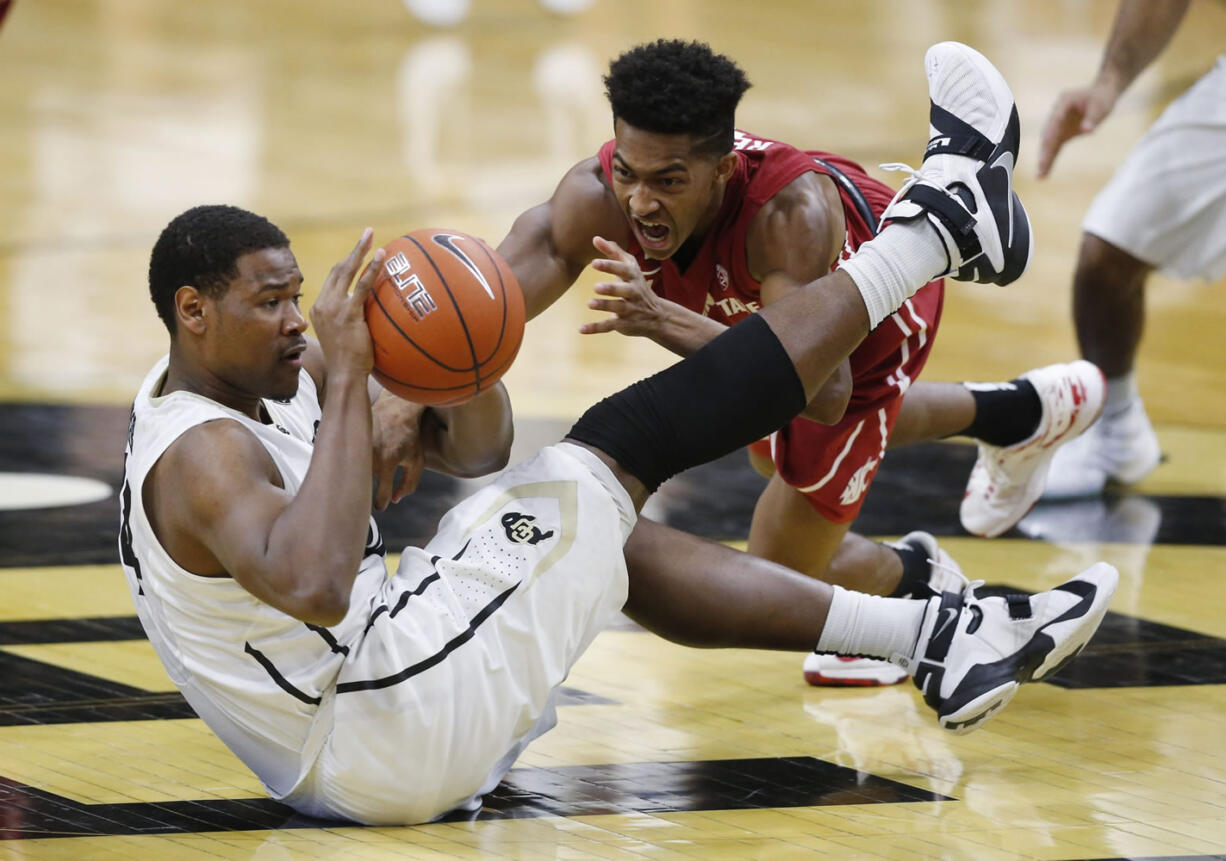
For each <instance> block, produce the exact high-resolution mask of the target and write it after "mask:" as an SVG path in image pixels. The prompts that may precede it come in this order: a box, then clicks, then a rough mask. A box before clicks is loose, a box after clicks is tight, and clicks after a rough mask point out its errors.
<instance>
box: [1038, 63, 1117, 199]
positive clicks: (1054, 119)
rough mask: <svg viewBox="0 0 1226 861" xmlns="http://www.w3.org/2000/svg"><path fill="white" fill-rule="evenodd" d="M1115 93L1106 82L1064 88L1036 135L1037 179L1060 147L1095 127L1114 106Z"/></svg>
mask: <svg viewBox="0 0 1226 861" xmlns="http://www.w3.org/2000/svg"><path fill="white" fill-rule="evenodd" d="M1117 98H1119V93H1118V92H1116V91H1115V89H1114V88H1113V87H1111V86H1108V85H1107V84H1102V83H1095V84H1091V85H1090V86H1088V87H1080V88H1078V89H1075V90H1065V91H1064V92H1063V93H1061V94H1060V97H1059V98H1058V99H1056V103H1055V104H1054V105H1052V109H1051V113H1050V114H1048V116H1047V122H1045V123H1044V124H1043V133H1042V135H1041V136H1040V138H1039V170H1038V174H1039V178H1040V179H1042V178H1043V177H1045V176H1047V174H1048V173H1050V172H1051V166H1052V163H1053V162H1054V161H1055V160H1056V155H1057V154H1058V153H1059V152H1060V149H1061V147H1063V146H1064V144H1065V143H1066V142H1067V141H1068V140H1070V139H1071V138H1075V137H1077V135H1084V134H1089V133H1090V132H1092V131H1094V129H1096V128H1098V124H1099V123H1101V122H1102V121H1103V120H1104V119H1105V118H1106V116H1107V114H1109V113H1111V109H1112V108H1114V107H1115V100H1116V99H1117Z"/></svg>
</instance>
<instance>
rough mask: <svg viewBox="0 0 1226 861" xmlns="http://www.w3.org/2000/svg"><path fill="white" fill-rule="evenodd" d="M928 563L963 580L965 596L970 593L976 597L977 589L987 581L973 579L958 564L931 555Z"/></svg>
mask: <svg viewBox="0 0 1226 861" xmlns="http://www.w3.org/2000/svg"><path fill="white" fill-rule="evenodd" d="M928 564H929V565H931V566H932V567H933V568H939V569H941V570H942V571H944V572H945V573H947V574H952V575H953V576H954V578H955V579H956V580H961V581H962V584H963V585H962V594H963V595H964V596H965V595H967V594H968V593H969V595H970V597H972V598H974V597H975V590H976V589H978V588H979V587H980V586H982V585H983V584H984V583H986V582H987V581H986V580H972V579H971V578H969V577H967V576H966V575H965V574H963V573H962V569H960V568H958V567H957V566H956V565H950V564H948V563H946V562H942V561H941V560H940V559H933V558H932V557H929V558H928Z"/></svg>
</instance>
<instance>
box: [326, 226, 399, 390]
mask: <svg viewBox="0 0 1226 861" xmlns="http://www.w3.org/2000/svg"><path fill="white" fill-rule="evenodd" d="M373 236H374V231H372V230H371V229H370V228H369V227H368V228H366V229H365V230H363V231H362V237H361V239H359V240H358V244H357V245H355V246H354V248H353V250H352V251H350V252H349V254H348V255H347V256H346V257H345V259H344V260H341V261H340V262H339V263H337V264H336V265H335V266H333V267H332V271H331V272H329V273H328V277H327V279H326V280H325V281H324V283H323V286H322V287H320V289H319V296H318V297H317V298H316V299H315V302H314V304H313V305H311V325H312V326H313V327H314V329H315V335H316V337H317V338H319V345H320V347H322V348H323V352H324V361H325V362H326V363H327V366H328V371H329V373H335V372H338V371H340V370H342V369H349V370H352V371H355V372H357V373H358V374H361V375H362V376H363V377H365V376H367V375H369V374H370V371H371V369H372V368H373V367H374V363H375V351H374V345H373V343H372V342H371V339H370V330H369V329H368V328H367V327H366V297H367V295H368V294H369V293H370V288H371V285H373V284H374V283H375V278H376V277H377V276H378V274H379V266H380V264H382V263H383V249H379V250H378V251H376V252H375V253H374V256H373V257H371V259H370V262H369V263H367V264H366V268H365V269H363V270H362V274H361V276H360V277H358V279H357V281H356V282H355V281H354V280H353V279H354V277H355V276H357V274H358V270H359V269H361V267H362V260H363V259H365V257H366V255H367V253H368V252H369V251H370V246H371V242H372V238H373ZM351 286H352V288H353V289H352V292H350V287H351Z"/></svg>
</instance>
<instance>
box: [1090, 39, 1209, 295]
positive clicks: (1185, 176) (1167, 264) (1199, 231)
mask: <svg viewBox="0 0 1226 861" xmlns="http://www.w3.org/2000/svg"><path fill="white" fill-rule="evenodd" d="M1082 227H1083V229H1084V230H1085V232H1087V233H1092V234H1093V235H1095V236H1097V237H1099V238H1101V239H1105V240H1107V241H1108V242H1110V243H1111V244H1112V245H1115V246H1116V247H1118V248H1122V249H1123V250H1124V251H1127V252H1128V253H1129V254H1131V255H1132V256H1133V257H1136V258H1138V259H1139V260H1143V261H1145V262H1146V263H1149V264H1151V265H1152V266H1154V267H1156V268H1157V269H1160V270H1162V271H1163V272H1165V273H1167V274H1169V275H1171V276H1173V277H1176V278H1185V279H1190V278H1204V279H1206V280H1209V281H1216V280H1217V279H1218V278H1220V277H1222V275H1226V55H1224V56H1223V57H1219V58H1218V61H1217V63H1216V64H1215V65H1214V67H1213V68H1212V69H1211V70H1210V71H1209V73H1208V74H1206V75H1205V76H1204V77H1202V78H1201V79H1200V80H1198V81H1197V82H1196V83H1195V84H1194V85H1193V86H1192V87H1191V88H1190V89H1189V90H1188V91H1187V92H1185V93H1184V94H1183V95H1181V96H1180V97H1179V98H1178V99H1176V100H1175V101H1174V102H1172V103H1171V104H1170V105H1169V106H1168V107H1167V109H1166V110H1165V111H1164V112H1163V113H1162V116H1160V117H1159V118H1158V121H1157V122H1155V123H1154V125H1153V126H1152V127H1151V128H1150V130H1149V131H1148V132H1146V134H1145V136H1144V137H1143V138H1141V140H1140V142H1138V143H1137V145H1136V147H1134V148H1133V150H1132V152H1131V153H1130V154H1129V155H1128V158H1127V159H1126V160H1125V161H1124V163H1123V164H1122V165H1120V167H1119V169H1118V170H1117V171H1116V172H1115V175H1114V176H1112V177H1111V181H1110V182H1109V183H1108V184H1107V186H1106V188H1104V189H1103V190H1102V191H1101V192H1099V194H1098V196H1097V197H1096V198H1095V199H1094V202H1093V203H1092V204H1091V205H1090V210H1089V212H1087V213H1086V217H1085V222H1084V223H1083V225H1082Z"/></svg>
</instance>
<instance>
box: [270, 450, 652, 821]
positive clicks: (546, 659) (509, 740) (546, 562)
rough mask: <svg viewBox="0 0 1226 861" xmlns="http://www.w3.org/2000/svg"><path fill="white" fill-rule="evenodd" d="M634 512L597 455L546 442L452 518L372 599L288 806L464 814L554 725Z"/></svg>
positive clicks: (594, 629)
mask: <svg viewBox="0 0 1226 861" xmlns="http://www.w3.org/2000/svg"><path fill="white" fill-rule="evenodd" d="M635 520H636V515H635V512H634V507H633V504H632V503H631V501H630V497H629V495H628V494H627V493H626V491H625V489H624V488H623V487H622V486H621V485H620V484H619V483H618V482H617V481H616V480H615V479H614V478H613V475H612V473H611V472H610V471H609V469H608V468H607V467H606V466H605V465H604V464H603V463H601V462H600V460H599V459H597V458H596V457H595V456H594V455H592V454H591V453H590V452H588V451H586V450H585V449H582V448H580V447H578V446H575V445H571V444H568V443H560V444H558V445H554V446H550V447H549V448H546V449H544V450H542V451H541V452H540V453H538V454H537V455H536V456H535V457H532V458H531V459H529V460H527V461H525V462H524V463H522V464H520V465H519V466H516V467H514V468H512V469H510V470H508V471H507V472H505V473H504V474H503V475H502V476H500V477H499V478H498V479H497V480H496V481H494V483H492V484H490V485H488V486H486V487H485V488H483V489H481V490H479V491H478V492H477V493H475V494H474V495H473V496H471V497H469V498H468V499H466V500H465V501H463V502H461V503H460V504H459V505H457V506H456V507H455V508H453V509H452V510H451V511H449V512H448V513H447V515H446V516H445V517H444V518H443V520H442V522H441V523H440V524H439V531H438V534H437V535H436V536H435V537H434V538H433V539H432V540H431V541H430V543H429V544H427V545H426V547H425V548H423V549H418V548H408V549H406V550H405V552H404V554H403V555H402V556H401V560H400V567H399V569H398V571H397V572H396V574H395V575H393V576H391V577H389V578H388V580H387V582H386V584H385V586H384V588H383V589H382V590H381V591H380V592H379V594H377V595H376V596H375V597H374V599H373V601H372V605H371V606H372V613H371V621H370V623H369V627H368V629H367V633H366V636H365V637H364V639H363V640H362V642H361V643H360V645H358V646H357V647H356V648H355V649H354V650H353V653H352V654H350V655H348V656H347V659H346V661H345V663H344V665H343V668H342V670H341V673H340V676H339V677H338V679H337V685H336V693H335V694H332V695H329V696H327V697H325V698H324V701H323V703H322V704H321V706H320V718H319V723H320V724H321V725H323V726H324V730H322V731H323V732H326V733H327V736H326V739H325V740H324V741H323V745H322V749H321V752H320V755H319V757H318V758H317V760H316V761H315V765H314V767H313V768H312V769H311V771H310V772H309V773H308V774H307V776H306V777H305V778H304V780H303V781H301V782H300V783H299V785H298V787H297V788H296V789H295V790H294V791H293V792H292V793H290V795H289V796H288V797H286V798H285V799H284V800H285V801H286V802H287V803H289V804H291V805H292V806H294V807H295V808H296V809H298V810H301V811H302V812H304V813H308V814H312V815H317V816H333V817H335V816H342V817H346V818H349V819H354V820H357V821H360V822H367V823H372V824H401V823H414V822H428V821H430V820H432V819H435V818H437V817H439V816H441V815H443V814H444V813H447V812H448V811H450V810H453V809H455V808H457V807H465V808H469V809H473V808H475V807H476V806H478V805H479V804H480V796H481V794H482V793H484V792H488V791H489V790H491V789H493V788H494V786H496V785H497V783H498V781H499V780H501V779H502V777H503V776H504V775H505V774H506V771H507V769H509V768H510V766H511V763H512V762H513V761H514V759H515V757H516V756H517V755H518V754H519V752H520V751H521V750H522V749H523V747H524V746H525V745H526V744H527V742H528V741H530V740H531V739H532V738H534V737H536V736H537V735H539V734H541V733H542V732H544V731H546V730H548V729H549V728H551V727H552V726H553V725H554V723H555V722H556V721H555V717H554V713H553V692H554V689H555V688H557V686H558V685H560V684H561V683H562V681H563V680H564V679H565V678H566V675H567V673H568V672H569V671H570V668H571V666H572V665H573V664H574V662H575V661H576V660H578V658H579V656H580V655H581V654H582V653H583V651H584V650H585V649H586V648H587V647H588V645H590V644H591V642H592V640H593V638H595V636H596V634H597V633H599V632H600V631H601V629H603V628H604V627H606V626H607V625H608V624H609V622H610V621H611V620H612V619H613V618H614V617H615V615H616V614H617V612H618V611H619V610H620V609H621V608H622V606H623V605H624V604H625V602H626V594H627V579H626V562H625V557H624V555H623V552H622V546H623V544H624V543H625V541H626V538H627V537H628V536H629V534H630V531H631V529H633V527H634V523H635Z"/></svg>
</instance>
